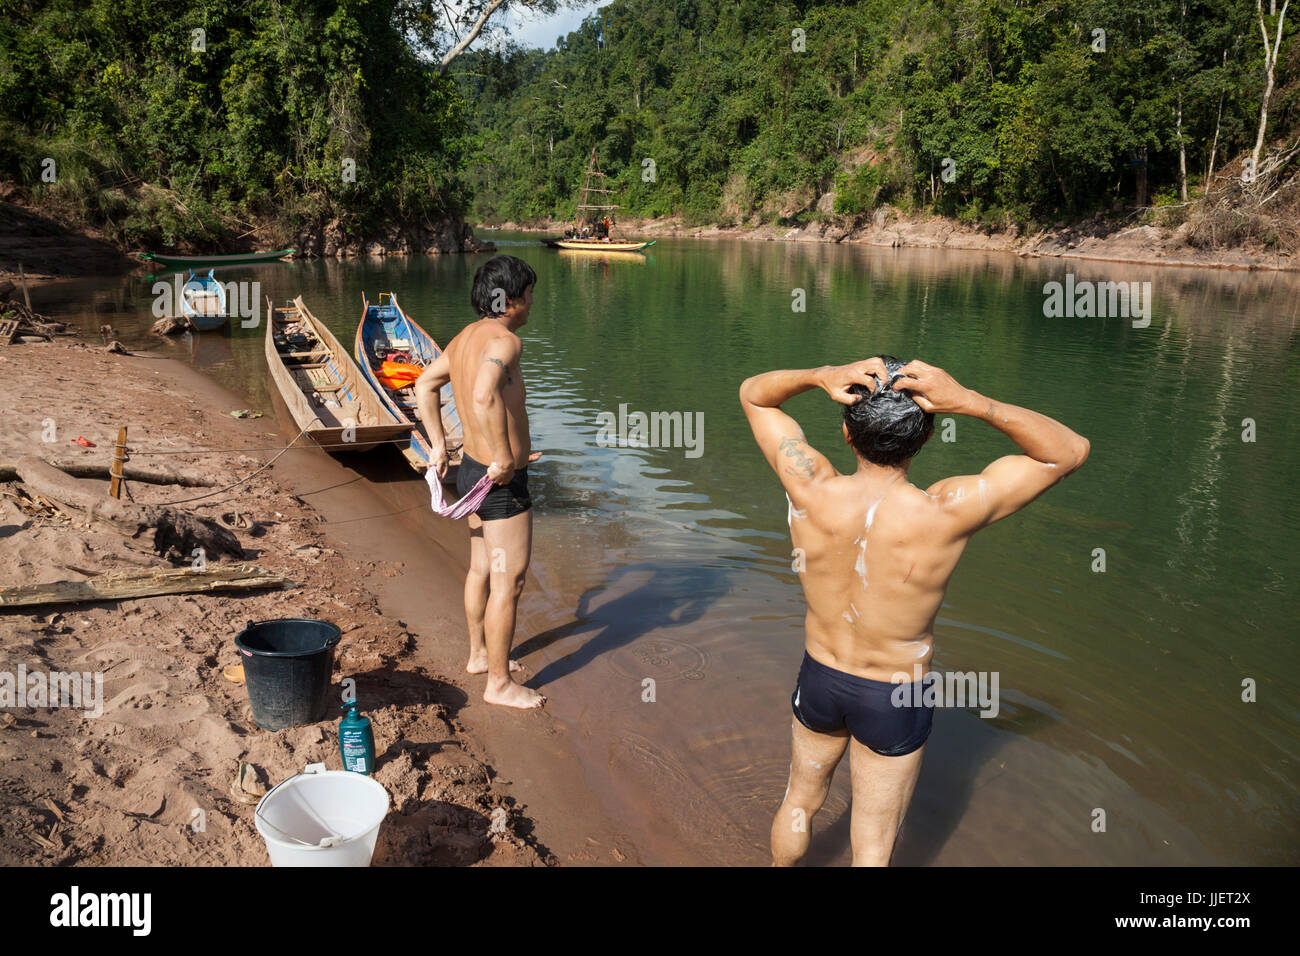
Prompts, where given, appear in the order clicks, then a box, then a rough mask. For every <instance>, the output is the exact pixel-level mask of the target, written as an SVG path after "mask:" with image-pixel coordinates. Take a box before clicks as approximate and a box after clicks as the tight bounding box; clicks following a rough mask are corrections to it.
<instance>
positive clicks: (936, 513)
mask: <svg viewBox="0 0 1300 956" xmlns="http://www.w3.org/2000/svg"><path fill="white" fill-rule="evenodd" d="M885 358H887V357H881V356H878V357H876V358H872V359H868V360H866V361H864V362H857V363H854V364H852V365H846V366H840V367H829V366H828V367H825V368H821V369H806V370H790V371H777V372H768V373H766V374H764V375H757V376H754V377H753V378H751V379H748V380H747V381H746V382H745V383H744V384H743V385H742V386H741V389H740V399H741V405H742V407H743V408H744V411H745V415H746V417H747V418H748V419H749V424H750V427H751V428H752V429H753V432H754V437H755V439H756V440H757V441H758V444H759V447H760V448H761V449H762V451H763V453H764V455H765V456H766V457H767V460H768V463H769V464H770V465H771V466H772V468H773V469H774V470H775V471H776V473H777V474H778V475H779V476H780V478H781V483H782V485H783V486H784V487H785V492H786V497H787V499H788V500H789V524H790V536H791V541H792V543H793V544H794V547H795V567H796V569H798V570H799V576H800V582H801V583H802V585H803V589H804V596H805V598H806V599H807V602H808V614H807V617H806V627H805V655H804V661H803V665H802V667H801V668H800V671H799V678H798V681H797V682H796V685H795V692H794V695H793V696H792V699H791V704H792V707H793V710H794V717H795V719H794V721H793V722H792V733H793V757H792V760H791V765H790V783H789V787H788V788H787V791H786V796H785V799H784V800H783V801H782V804H781V807H780V809H778V811H777V814H776V818H775V819H774V820H773V823H772V833H771V840H772V856H773V861H774V862H775V863H776V864H778V865H791V864H793V863H795V862H797V861H798V860H799V859H800V858H801V857H802V856H803V854H804V852H805V851H806V850H807V847H808V840H809V832H810V831H809V828H808V826H807V823H808V821H809V820H810V819H811V817H812V816H813V815H814V814H815V813H816V812H817V811H818V810H819V809H820V808H821V805H822V801H823V800H824V799H825V796H826V790H827V788H828V787H829V785H830V778H831V775H832V774H833V773H834V771H835V767H836V765H837V764H838V763H839V760H840V758H841V757H842V756H843V754H844V753H845V751H846V749H847V748H848V747H849V746H850V739H851V740H852V754H853V759H852V765H853V794H854V796H853V826H852V838H853V855H854V863H855V865H856V864H861V865H884V864H885V863H887V862H888V861H889V856H890V853H891V852H892V849H893V845H894V840H895V838H896V836H897V833H898V828H899V826H901V824H902V819H903V813H904V812H905V810H906V808H907V804H908V802H909V801H910V800H911V795H912V788H913V787H914V786H915V783H916V777H917V774H918V772H919V770H920V763H921V755H922V754H923V752H924V749H925V741H926V739H927V738H928V736H929V733H930V726H931V712H932V710H933V707H932V705H931V704H927V703H923V702H922V703H919V704H918V703H917V701H918V699H919V698H920V697H922V696H923V695H908V694H902V695H897V694H895V693H894V692H895V691H896V690H898V688H897V684H899V683H904V682H908V683H910V682H915V681H921V680H923V679H924V675H925V674H926V671H927V670H928V667H927V665H928V664H929V662H930V658H931V656H932V655H933V653H934V635H933V627H934V618H935V615H936V614H937V613H938V610H939V607H940V605H941V603H942V601H943V596H944V592H945V590H946V589H947V586H948V581H949V579H950V577H951V576H952V573H953V570H954V569H955V568H956V566H957V562H958V560H959V559H960V558H961V555H962V552H963V551H964V550H965V547H966V542H967V541H969V540H970V537H971V535H973V534H974V533H975V532H976V531H978V530H979V529H981V528H984V527H987V526H988V525H990V524H992V523H993V522H995V521H998V520H1000V519H1002V518H1005V517H1006V516H1008V515H1010V514H1013V513H1014V512H1016V511H1018V510H1020V509H1021V508H1023V507H1024V506H1025V505H1027V504H1028V503H1029V502H1031V501H1033V500H1034V498H1036V497H1038V495H1040V494H1042V493H1043V492H1044V491H1046V490H1047V489H1048V488H1050V487H1051V486H1052V485H1053V484H1055V483H1056V482H1058V481H1060V480H1061V479H1062V478H1064V477H1065V476H1066V475H1067V474H1069V473H1071V472H1073V471H1074V470H1075V469H1077V468H1078V467H1079V466H1081V465H1082V464H1083V462H1084V461H1085V460H1086V459H1087V457H1088V442H1087V440H1086V439H1084V438H1081V437H1080V436H1078V435H1076V434H1075V433H1074V432H1072V431H1071V430H1070V429H1068V428H1066V427H1065V426H1064V425H1062V424H1061V423H1060V422H1057V421H1054V420H1053V419H1050V418H1048V417H1047V416H1045V415H1040V414H1038V413H1037V412H1033V411H1030V410H1029V409H1024V408H1019V407H1017V406H1014V405H1007V404H999V403H996V402H993V401H990V400H989V399H987V398H984V397H983V396H981V395H979V394H977V393H976V392H974V391H972V390H971V389H968V388H965V387H963V386H961V385H959V384H958V383H957V382H956V381H954V380H953V379H952V377H951V376H950V375H948V374H947V373H946V372H944V371H943V370H942V369H938V368H934V367H932V366H929V365H926V364H925V363H924V362H910V363H908V364H906V365H903V364H902V363H900V362H898V360H896V359H890V360H889V361H890V363H891V364H890V365H889V366H887V365H886V363H885V361H884V359H885ZM811 388H822V389H824V390H825V391H826V392H827V394H829V395H830V396H831V397H832V398H833V399H834V400H835V401H837V402H839V403H840V404H841V405H843V406H845V410H844V426H843V430H844V436H845V441H846V442H847V443H848V444H850V445H851V446H852V447H853V449H854V452H855V455H856V457H857V468H856V470H855V471H854V472H853V473H852V474H847V475H845V474H840V473H839V472H838V471H837V470H836V469H835V468H834V467H833V466H832V465H831V464H830V462H829V460H828V459H827V458H826V457H825V456H824V455H822V454H821V453H820V452H819V451H817V450H816V449H814V448H812V446H810V445H809V444H808V442H807V440H806V439H805V438H804V434H803V430H802V429H801V428H800V427H799V425H798V423H797V422H796V421H795V420H794V419H793V418H791V417H790V416H789V415H787V414H786V413H785V412H784V411H782V410H781V407H780V406H781V404H782V403H784V402H785V401H786V400H787V399H789V398H790V397H792V396H794V395H797V394H799V393H800V392H803V391H807V390H809V389H811ZM907 396H910V397H907ZM936 413H952V414H960V415H968V416H971V417H974V418H980V419H982V420H983V421H985V422H987V423H988V424H990V425H992V426H993V427H995V428H997V429H999V430H1000V431H1002V432H1004V433H1005V434H1006V435H1007V436H1008V437H1010V438H1011V439H1012V440H1013V441H1015V442H1016V444H1018V445H1019V446H1020V448H1021V449H1022V450H1023V452H1024V454H1020V455H1008V456H1006V457H1004V458H999V459H998V460H997V461H994V462H992V463H991V464H990V465H989V466H988V467H987V468H985V469H984V470H983V471H982V472H981V473H980V474H978V475H961V476H956V477H953V478H945V479H943V480H942V481H939V482H936V483H935V484H933V485H931V486H930V487H929V488H927V489H926V490H924V491H922V490H921V489H920V488H917V487H916V486H915V485H913V484H911V482H910V481H908V468H909V467H910V465H911V460H912V457H913V456H914V455H915V454H916V453H917V452H918V451H919V450H920V448H921V446H922V445H923V444H924V443H925V441H926V440H928V438H929V437H930V434H931V432H932V431H933V416H934V414H936Z"/></svg>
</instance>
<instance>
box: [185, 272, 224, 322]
mask: <svg viewBox="0 0 1300 956" xmlns="http://www.w3.org/2000/svg"><path fill="white" fill-rule="evenodd" d="M181 312H182V314H183V315H184V316H185V317H186V318H187V319H189V320H190V321H191V322H192V323H193V324H194V327H195V328H196V329H198V330H199V331H200V332H211V331H212V330H213V329H219V328H221V327H222V326H223V325H225V324H226V322H227V321H228V320H229V318H230V313H229V312H228V311H227V310H226V287H225V286H224V285H222V284H221V283H220V282H218V281H217V280H216V278H215V277H214V276H213V275H212V270H211V269H209V270H208V274H207V275H205V276H200V275H195V274H194V270H193V269H191V270H190V277H189V278H188V279H186V280H185V284H184V285H183V286H181Z"/></svg>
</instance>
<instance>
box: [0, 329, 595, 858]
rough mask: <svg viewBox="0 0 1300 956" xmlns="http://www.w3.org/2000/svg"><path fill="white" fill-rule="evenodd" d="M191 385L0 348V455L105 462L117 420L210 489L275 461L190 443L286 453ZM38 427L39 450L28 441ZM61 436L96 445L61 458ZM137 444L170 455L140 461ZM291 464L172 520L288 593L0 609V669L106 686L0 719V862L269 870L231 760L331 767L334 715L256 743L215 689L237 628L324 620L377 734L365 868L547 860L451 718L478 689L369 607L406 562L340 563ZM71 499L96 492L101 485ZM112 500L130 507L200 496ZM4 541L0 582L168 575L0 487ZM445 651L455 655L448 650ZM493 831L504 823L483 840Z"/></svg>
mask: <svg viewBox="0 0 1300 956" xmlns="http://www.w3.org/2000/svg"><path fill="white" fill-rule="evenodd" d="M197 379H198V376H197V374H196V373H194V372H193V371H192V370H189V369H186V368H185V367H183V366H180V365H179V364H178V363H174V362H170V361H166V360H156V359H151V358H148V357H145V356H122V355H113V354H106V353H104V352H102V351H100V350H98V349H96V348H93V347H89V346H86V345H84V344H80V343H75V342H68V341H56V342H55V343H53V344H31V345H13V346H9V347H6V348H0V461H5V460H15V459H16V458H18V457H21V456H22V455H32V454H35V455H39V456H41V457H45V458H60V459H65V458H70V457H82V458H85V459H88V460H106V459H107V456H108V454H109V451H108V449H109V447H110V446H111V443H112V437H113V435H114V434H115V433H116V430H117V427H118V426H119V425H126V426H128V429H129V434H128V439H129V445H130V447H131V448H132V449H134V450H136V451H137V453H138V454H137V457H136V458H134V459H133V463H141V464H145V463H158V462H165V463H166V464H168V465H170V466H172V467H178V468H179V467H185V468H189V469H192V470H201V471H202V472H203V473H204V474H205V475H207V476H209V477H210V478H212V479H214V480H216V481H217V482H219V486H225V485H228V484H230V483H231V482H234V481H237V480H238V479H239V478H241V477H243V476H245V475H247V474H248V473H249V472H251V471H253V470H254V469H255V468H257V467H258V466H259V465H260V464H261V463H262V462H264V461H266V460H267V459H268V458H269V457H270V455H271V454H273V452H269V451H260V450H255V451H249V452H248V453H247V454H239V453H235V454H224V455H196V454H192V453H190V452H189V450H190V449H193V448H196V447H197V448H223V449H268V448H274V447H278V446H282V445H283V444H284V443H285V441H286V440H287V438H286V436H284V435H282V434H281V431H280V428H279V423H278V421H277V419H276V418H275V415H274V413H273V412H268V413H267V414H266V415H265V416H264V417H261V418H244V419H238V420H237V419H235V418H233V417H231V416H230V414H229V413H230V411H232V410H233V409H235V408H237V407H238V405H237V404H232V400H233V397H232V396H229V395H225V394H223V393H221V390H220V389H217V388H215V386H212V387H206V386H204V385H203V384H202V383H201V382H199V381H196V380H197ZM49 419H52V420H53V432H52V433H51V431H50V428H49V425H50V423H49V421H47V420H49ZM51 434H52V435H53V437H54V439H55V440H54V441H42V438H43V437H51ZM78 437H82V438H85V439H87V440H89V441H91V442H94V443H95V447H93V448H84V447H82V446H80V445H78V444H77V443H76V439H77V438H78ZM288 437H291V433H290V436H288ZM147 450H153V451H165V452H168V453H170V454H167V455H166V456H162V455H159V456H152V457H151V456H146V455H143V454H139V453H142V452H144V451H147ZM293 456H299V458H300V459H308V458H309V456H314V457H315V458H325V457H326V456H323V455H321V453H319V452H315V451H303V452H295V453H291V455H289V456H285V459H282V462H284V463H285V464H283V465H277V468H276V469H275V470H273V471H267V472H262V473H261V474H258V475H257V476H256V477H254V478H252V479H251V480H249V481H247V482H246V483H244V484H242V485H241V486H239V488H238V489H235V490H233V491H230V492H223V493H221V494H218V495H214V496H211V497H208V498H205V499H203V500H201V501H195V502H193V503H192V504H187V505H184V506H183V507H185V508H186V509H192V511H193V512H194V513H196V514H199V515H204V516H207V517H210V518H215V519H218V520H224V522H225V523H226V524H228V525H230V526H232V527H233V528H234V530H235V533H236V534H237V536H238V538H239V541H240V544H241V545H242V547H243V549H244V558H245V560H248V561H252V562H255V563H257V564H259V565H261V566H263V567H266V568H268V569H271V570H274V571H277V572H280V573H283V574H285V575H287V576H288V577H290V578H291V579H293V580H294V581H295V582H297V584H298V586H297V587H295V588H292V589H289V590H286V591H263V592H255V593H250V594H240V595H230V594H226V595H221V594H202V595H187V596H168V597H153V598H141V599H133V600H122V601H115V602H99V603H94V604H80V605H61V606H58V607H38V608H30V609H10V610H5V611H0V671H9V672H16V670H17V668H18V666H19V665H20V664H25V665H26V668H27V670H28V671H29V672H31V671H38V670H43V671H99V672H102V673H103V681H104V684H103V715H102V716H100V717H97V718H91V717H85V716H83V715H82V713H81V711H79V710H75V709H69V708H61V709H56V708H41V707H26V708H17V707H7V708H4V709H3V710H2V711H0V805H2V806H3V807H4V808H5V810H6V811H7V813H6V819H7V820H8V826H7V827H5V828H4V831H3V832H2V833H0V864H7V865H12V864H39V865H72V864H80V865H101V864H163V865H261V864H265V863H266V862H267V857H266V853H265V849H264V847H263V845H262V841H261V839H260V837H259V836H258V835H257V833H256V832H255V830H254V828H253V825H252V814H253V807H252V806H251V805H249V804H246V803H244V802H241V801H240V800H238V799H236V797H235V795H233V794H232V792H231V784H232V782H233V781H234V780H235V779H236V774H237V769H238V766H239V764H240V762H248V763H252V764H254V765H256V766H257V767H258V768H259V771H260V775H261V777H262V781H263V783H265V784H268V785H273V784H274V783H277V782H279V781H280V780H283V779H285V778H286V777H288V776H290V775H292V774H293V773H295V772H297V771H299V770H301V769H302V767H303V766H304V765H306V764H308V763H312V762H317V761H323V762H324V763H326V764H327V765H328V766H329V767H331V768H332V769H338V768H339V767H340V766H341V761H340V757H339V753H338V744H337V737H336V730H335V728H336V725H337V718H336V717H333V716H331V717H329V718H327V719H326V720H325V721H322V722H321V723H319V724H314V725H310V726H306V727H298V728H292V729H288V730H284V731H281V732H278V733H268V732H265V731H262V730H260V729H258V728H257V727H256V725H255V724H254V723H253V722H252V719H251V713H250V711H249V708H248V701H247V693H246V691H245V689H244V688H243V687H242V686H240V685H237V684H234V683H231V682H230V681H228V680H227V679H225V677H223V674H222V672H223V669H224V668H226V667H227V666H229V665H232V664H235V663H237V654H236V651H235V649H234V645H233V638H234V635H235V634H236V633H237V632H238V630H239V629H240V628H241V627H242V625H243V623H244V622H245V621H247V620H250V619H253V620H257V619H264V618H270V617H284V616H309V617H321V618H325V619H328V620H331V621H333V622H335V623H336V624H338V626H339V627H340V628H341V629H342V631H343V639H342V642H341V644H340V645H339V649H338V654H337V656H336V665H335V673H334V675H333V679H334V683H335V686H336V689H337V687H338V683H339V681H341V680H342V679H343V678H344V677H352V678H354V679H355V680H356V687H357V694H358V696H359V699H360V701H361V704H362V707H363V709H364V710H365V711H366V712H367V713H368V714H369V716H370V717H371V719H372V721H373V722H374V731H375V737H376V745H377V752H378V754H379V760H378V766H377V770H376V773H375V777H376V779H377V780H379V781H380V782H382V783H383V784H384V785H385V786H386V787H387V788H388V790H389V793H390V795H391V796H392V800H393V809H392V812H391V813H390V815H389V818H388V820H387V822H386V823H385V825H384V827H383V828H382V831H381V837H380V843H379V847H378V849H377V851H376V862H377V863H383V864H390V865H431V864H432V865H437V864H455V865H468V864H475V863H482V864H487V865H539V864H543V863H545V862H548V861H553V859H554V858H553V857H552V856H551V854H550V851H549V850H548V849H547V847H546V846H545V845H544V844H542V843H541V842H540V841H539V839H538V838H537V826H536V820H535V819H534V818H533V817H532V816H531V814H530V813H527V812H524V810H523V808H522V807H521V803H520V800H526V799H527V798H524V797H521V796H520V794H519V793H518V792H517V791H516V790H515V789H514V788H512V787H511V786H509V785H508V783H507V782H506V781H504V780H503V779H501V776H500V774H499V771H498V769H497V768H496V767H495V766H494V764H493V761H492V760H491V758H490V757H489V756H487V755H486V754H485V751H484V748H483V746H482V741H481V739H480V735H477V734H476V733H474V732H473V731H470V730H467V729H466V727H465V726H464V724H463V722H462V720H461V715H460V714H461V711H462V710H463V709H464V708H465V707H466V704H467V702H468V701H469V700H470V699H471V698H477V695H478V694H479V693H481V688H477V687H476V686H473V685H474V680H475V679H474V678H467V675H464V674H463V672H462V673H461V675H460V676H459V677H458V678H455V677H447V676H446V675H445V673H443V672H440V671H439V670H438V669H437V668H436V667H435V666H433V665H432V664H431V655H430V654H429V653H428V647H427V646H422V645H427V643H428V642H427V638H428V636H429V635H428V633H427V631H426V632H424V633H422V632H421V631H418V630H416V629H415V628H411V627H408V626H407V625H406V624H405V622H403V621H401V620H399V619H395V618H394V617H393V616H391V615H390V614H387V613H385V610H384V608H383V607H381V605H380V602H379V600H378V599H377V597H376V593H377V592H378V591H380V590H381V587H380V585H381V583H390V582H392V581H394V580H398V579H400V578H401V577H402V576H403V575H405V574H407V573H409V570H410V569H409V568H408V567H407V566H406V565H405V564H404V563H403V562H402V561H400V560H369V559H366V558H359V557H356V556H354V555H350V554H348V553H345V552H344V551H343V550H342V548H341V547H340V544H339V541H338V540H337V533H334V534H331V533H327V532H326V531H324V530H323V525H324V524H325V523H326V519H325V518H324V516H323V515H322V513H321V512H320V511H319V510H317V508H316V507H314V506H313V504H311V503H308V501H307V500H305V497H304V496H302V495H301V494H299V493H297V491H298V489H295V488H293V487H291V484H292V482H287V481H285V480H284V474H285V468H286V466H287V467H289V468H291V469H292V470H293V471H294V472H297V473H300V474H302V475H303V476H304V479H305V480H308V481H312V480H314V479H313V478H312V477H311V475H312V472H311V468H310V467H307V468H302V467H295V466H293V465H292V464H291V463H290V462H289V460H290V459H291V458H292V457H293ZM327 460H328V461H332V460H330V459H327ZM340 467H341V466H340ZM83 484H84V485H85V487H86V488H87V489H88V490H96V489H98V490H103V489H104V488H105V486H106V482H104V481H102V480H98V479H86V480H84V481H83ZM128 487H129V489H130V492H131V495H132V497H133V498H134V499H135V500H136V501H137V502H140V503H162V502H171V501H177V500H179V499H182V498H189V497H192V496H194V495H199V494H203V493H205V491H208V490H210V489H205V488H181V487H178V486H174V485H150V484H144V483H140V482H129V483H128ZM0 539H3V540H4V547H3V549H2V550H0V586H3V585H13V584H27V583H35V582H49V581H56V580H84V579H86V578H88V577H90V576H92V575H96V574H102V573H106V572H115V571H125V570H138V569H141V568H161V567H170V566H174V562H170V561H167V560H165V559H164V558H163V557H161V556H159V555H157V554H156V553H154V551H153V548H152V547H151V545H150V543H149V542H148V541H147V540H145V539H144V538H140V539H128V538H125V537H123V536H122V535H121V534H119V533H118V532H116V531H114V530H111V529H108V528H104V527H102V526H100V525H98V524H88V523H87V522H86V521H85V520H84V519H83V518H81V517H80V516H78V515H76V514H68V513H64V512H61V511H60V510H57V509H51V508H48V507H44V506H43V505H42V504H41V502H40V501H39V500H35V499H32V498H31V497H29V496H28V495H25V494H24V493H23V491H22V486H21V485H19V484H17V483H15V482H9V483H4V484H0ZM173 558H178V556H176V555H173ZM210 566H211V564H210ZM426 588H427V585H426ZM444 590H445V591H446V592H447V594H446V595H444V599H445V600H447V601H449V602H450V603H451V604H452V605H454V604H458V603H459V580H458V579H456V578H455V577H449V578H448V579H447V582H446V587H445V589H444ZM463 633H464V632H463V624H461V629H460V633H459V634H456V635H455V649H456V651H461V650H463V646H462V643H461V642H462V641H463V639H464V638H463ZM445 637H446V638H447V640H448V645H449V646H448V647H447V649H446V653H447V655H448V658H447V659H451V656H452V654H453V651H452V648H451V646H450V644H451V638H452V635H450V634H447V635H445ZM452 673H455V671H452ZM482 706H483V705H480V707H482ZM534 732H536V731H534ZM196 820H201V821H202V824H203V825H202V828H201V829H199V828H197V827H196V826H195V821H196ZM494 820H496V821H501V822H504V826H501V825H500V823H498V826H496V827H492V823H493V821H494ZM490 831H492V832H490ZM496 831H500V832H496ZM557 832H559V833H561V834H563V832H564V831H563V829H562V828H557ZM565 842H568V841H567V840H566V841H565ZM593 842H594V841H593ZM566 857H567V858H569V859H574V858H575V856H574V854H573V853H572V852H569V853H567V854H566ZM610 862H617V857H614V858H613V859H611V860H610Z"/></svg>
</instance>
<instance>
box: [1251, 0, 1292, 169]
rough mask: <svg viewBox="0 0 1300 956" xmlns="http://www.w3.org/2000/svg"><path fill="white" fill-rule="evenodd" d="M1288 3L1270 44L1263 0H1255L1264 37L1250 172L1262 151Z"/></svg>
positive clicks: (1289, 3)
mask: <svg viewBox="0 0 1300 956" xmlns="http://www.w3.org/2000/svg"><path fill="white" fill-rule="evenodd" d="M1290 5H1291V0H1285V2H1284V3H1283V4H1282V12H1281V13H1280V14H1279V15H1278V18H1277V38H1276V39H1275V40H1274V41H1273V43H1272V45H1271V46H1270V45H1269V42H1268V25H1267V24H1265V23H1264V4H1263V0H1255V12H1256V13H1257V14H1259V32H1260V34H1261V35H1262V36H1263V37H1264V96H1263V98H1262V99H1260V101H1259V134H1258V135H1257V136H1256V137H1255V148H1254V150H1252V151H1251V154H1250V159H1251V171H1252V172H1258V170H1259V155H1260V153H1262V152H1263V151H1264V130H1265V129H1266V128H1267V127H1268V101H1269V99H1270V98H1271V97H1272V96H1273V73H1274V69H1275V68H1276V66H1277V54H1278V49H1279V48H1280V47H1281V46H1282V25H1283V24H1284V23H1285V22H1286V8H1287V7H1289V6H1290ZM1270 9H1271V8H1270Z"/></svg>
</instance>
